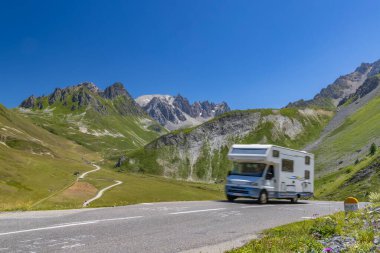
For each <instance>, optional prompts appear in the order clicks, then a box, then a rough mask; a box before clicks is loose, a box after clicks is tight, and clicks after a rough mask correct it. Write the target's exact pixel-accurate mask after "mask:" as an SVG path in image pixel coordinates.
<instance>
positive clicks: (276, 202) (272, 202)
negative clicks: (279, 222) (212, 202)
mask: <svg viewBox="0 0 380 253" xmlns="http://www.w3.org/2000/svg"><path fill="white" fill-rule="evenodd" d="M217 202H227V203H235V204H245V205H246V204H251V205H257V206H265V205H290V204H291V205H305V204H308V203H307V202H302V200H299V201H298V202H297V203H290V201H289V200H269V201H268V203H267V204H259V203H258V202H257V200H255V199H237V200H234V202H229V201H228V200H217Z"/></svg>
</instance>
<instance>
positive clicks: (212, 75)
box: [0, 0, 380, 109]
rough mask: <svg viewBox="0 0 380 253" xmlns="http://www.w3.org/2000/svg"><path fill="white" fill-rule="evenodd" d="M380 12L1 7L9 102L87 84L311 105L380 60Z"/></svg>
mask: <svg viewBox="0 0 380 253" xmlns="http://www.w3.org/2000/svg"><path fill="white" fill-rule="evenodd" d="M379 27H380V1H375V0H373V1H349V0H341V1H338V0H336V1H331V0H325V1H321V0H318V1H302V0H298V1H291V0H289V1H283V0H278V1H268V0H265V1H264V0H263V1H254V0H249V1H242V0H239V1H235V0H230V1H222V0H215V1H212V0H199V1H197V0H177V1H169V0H162V1H161V0H152V1H141V0H136V1H125V0H120V1H103V0H102V1H99V0H91V1H76V0H75V1H74V0H72V1H68V0H65V1H58V0H54V1H51V0H49V1H38V0H33V1H28V0H9V1H7V0H4V1H1V3H0V36H1V37H0V87H1V92H0V103H2V104H4V105H5V106H7V107H15V106H17V105H18V104H19V103H20V102H21V100H23V99H24V98H26V97H28V96H29V95H32V94H34V95H42V94H48V93H50V92H51V91H52V90H53V89H54V88H55V87H65V86H68V85H73V84H76V83H79V82H82V81H92V82H94V83H96V84H97V85H98V86H99V87H100V88H105V87H106V86H107V85H109V84H112V83H113V82H115V81H121V82H123V83H124V84H125V86H126V87H127V89H128V90H129V91H130V93H131V94H132V95H133V96H135V97H137V96H139V95H143V94H157V93H159V94H173V95H175V94H177V93H180V94H182V95H184V96H185V97H188V98H189V99H190V100H191V101H195V100H206V99H208V100H212V101H216V102H218V101H222V100H224V101H227V102H228V103H229V104H230V105H231V107H232V108H234V109H246V108H257V107H259V108H263V107H272V108H273V107H282V106H285V105H286V104H287V103H288V102H289V101H294V100H297V99H300V98H306V99H307V98H311V97H313V96H314V95H315V94H316V93H317V92H318V91H319V90H320V89H321V88H323V87H325V86H326V85H327V84H329V83H331V82H332V81H334V80H335V78H337V77H338V76H339V75H342V74H346V73H348V72H350V71H352V70H354V69H355V67H356V66H358V65H359V64H360V63H361V62H372V61H375V60H377V59H379V58H380V32H379Z"/></svg>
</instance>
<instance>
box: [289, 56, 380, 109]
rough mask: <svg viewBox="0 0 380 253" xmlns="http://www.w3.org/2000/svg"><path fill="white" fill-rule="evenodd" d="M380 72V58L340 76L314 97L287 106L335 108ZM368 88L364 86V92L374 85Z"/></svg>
mask: <svg viewBox="0 0 380 253" xmlns="http://www.w3.org/2000/svg"><path fill="white" fill-rule="evenodd" d="M378 73H380V60H378V61H376V62H374V63H362V64H361V65H360V66H359V67H358V68H356V69H355V71H354V72H352V73H350V74H347V75H344V76H340V77H339V78H338V79H336V80H335V81H334V82H333V83H332V84H330V85H328V86H327V87H326V88H323V89H322V90H321V91H320V92H319V93H318V94H317V95H315V96H314V98H313V99H311V100H306V101H305V100H303V99H301V100H298V101H295V102H293V103H289V104H288V105H287V106H286V107H298V108H299V107H301V108H305V107H313V106H318V107H322V108H329V109H335V108H336V106H337V105H342V104H344V103H345V102H346V101H347V100H348V97H349V96H350V95H352V94H354V93H355V92H356V91H357V90H358V88H359V87H361V86H362V85H363V83H364V82H365V81H366V79H367V78H370V77H374V76H375V75H377V74H378ZM368 88H369V89H364V87H363V94H364V93H365V92H368V91H369V90H370V89H373V86H371V87H369V86H368ZM363 94H362V95H363Z"/></svg>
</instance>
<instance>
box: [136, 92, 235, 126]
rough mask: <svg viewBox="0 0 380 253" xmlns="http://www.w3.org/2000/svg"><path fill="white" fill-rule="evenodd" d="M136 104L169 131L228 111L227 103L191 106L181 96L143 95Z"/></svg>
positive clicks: (205, 103) (194, 104)
mask: <svg viewBox="0 0 380 253" xmlns="http://www.w3.org/2000/svg"><path fill="white" fill-rule="evenodd" d="M136 102H137V103H138V104H139V105H140V106H141V107H142V108H143V109H144V110H145V112H147V113H148V114H149V115H150V116H151V117H152V118H154V119H155V120H156V121H157V122H159V123H160V124H161V125H163V126H165V127H166V128H167V129H169V130H175V129H179V128H183V127H191V126H196V125H199V124H201V123H203V122H205V121H207V120H209V119H211V118H213V117H215V116H218V115H220V114H223V113H225V112H228V111H230V108H229V106H228V105H227V103H225V102H223V103H220V104H215V103H211V102H209V101H202V102H201V101H198V102H194V103H193V104H191V103H190V102H189V100H188V99H187V98H185V97H183V96H182V95H180V94H178V95H177V96H169V95H145V96H141V97H138V98H137V99H136Z"/></svg>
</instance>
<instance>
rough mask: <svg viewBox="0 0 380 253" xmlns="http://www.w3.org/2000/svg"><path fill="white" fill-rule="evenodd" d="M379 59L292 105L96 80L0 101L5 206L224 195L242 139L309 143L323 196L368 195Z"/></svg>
mask: <svg viewBox="0 0 380 253" xmlns="http://www.w3.org/2000/svg"><path fill="white" fill-rule="evenodd" d="M379 64H380V63H379V62H375V63H372V64H362V65H361V66H359V67H358V68H357V69H356V70H355V71H354V72H353V73H350V74H348V75H346V76H341V77H339V78H338V79H337V80H336V81H335V82H334V83H333V84H331V85H329V86H328V88H326V89H323V90H322V91H321V92H320V93H319V94H318V95H317V96H316V97H315V98H314V99H313V100H310V101H308V102H300V101H297V102H295V103H290V104H289V105H288V106H287V107H285V108H282V109H253V110H232V111H231V110H230V108H229V107H228V105H227V104H226V103H224V102H223V103H220V104H216V103H212V102H208V101H205V102H195V103H193V104H191V103H190V102H189V101H188V100H187V99H186V98H184V97H182V96H180V95H178V96H163V95H147V96H142V97H139V98H137V99H136V101H135V100H134V99H133V98H132V96H131V95H130V94H129V93H128V91H127V90H126V89H125V87H124V85H122V84H121V83H115V84H113V85H111V86H109V87H107V88H106V89H105V90H104V91H103V90H100V89H99V88H98V87H97V86H96V85H95V84H93V83H90V82H85V83H80V84H77V85H73V86H69V87H66V88H57V89H55V90H54V92H53V93H51V94H50V95H47V96H40V97H34V96H31V97H29V98H27V99H25V100H24V101H23V102H22V103H21V105H20V107H19V108H16V109H6V108H5V107H1V108H0V136H1V139H0V140H1V141H0V144H1V145H0V162H1V166H0V175H1V178H0V191H1V194H0V198H1V199H0V200H1V201H0V202H1V206H0V210H36V209H67V208H80V207H82V206H83V205H84V206H89V207H101V206H118V205H128V204H135V203H142V202H161V201H182V200H209V199H215V200H217V199H224V193H223V183H224V180H225V176H226V174H227V172H228V171H229V170H230V168H231V166H232V164H231V162H230V161H228V160H227V152H228V150H229V147H230V145H232V144H233V143H242V144H245V143H272V144H276V145H281V146H287V147H290V148H294V149H304V148H305V149H306V150H308V151H311V152H313V153H314V154H315V157H316V178H317V180H316V194H315V195H316V198H318V199H331V200H336V199H342V198H344V197H346V196H348V195H349V194H351V193H355V195H356V196H359V197H360V198H361V199H366V198H367V196H368V194H369V193H370V192H372V191H376V189H377V187H378V186H379V185H380V182H379V180H378V174H379V169H378V168H379V166H378V157H379V154H378V153H375V154H374V155H371V156H369V155H368V152H369V151H368V150H369V147H370V145H371V144H372V143H375V145H377V146H379V144H380V139H379V137H378V136H380V128H379V124H378V122H380V119H379V114H378V111H379V109H380V90H379V89H380V85H379V83H380V77H379V75H378V74H377V73H378V72H379V71H380V68H379ZM321 101H323V103H324V104H321ZM181 119H182V120H181ZM187 123H191V124H192V125H188V126H189V127H187V128H183V127H184V126H186V124H187ZM93 164H96V165H97V166H100V167H101V168H102V169H100V170H94V167H93ZM91 171H92V172H91ZM86 172H88V173H87V174H86ZM80 175H86V176H82V177H81V176H80ZM102 189H106V190H104V191H102ZM97 195H98V196H100V197H99V198H95V199H93V198H94V197H95V196H97ZM91 199H93V201H91V203H86V201H88V200H91Z"/></svg>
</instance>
